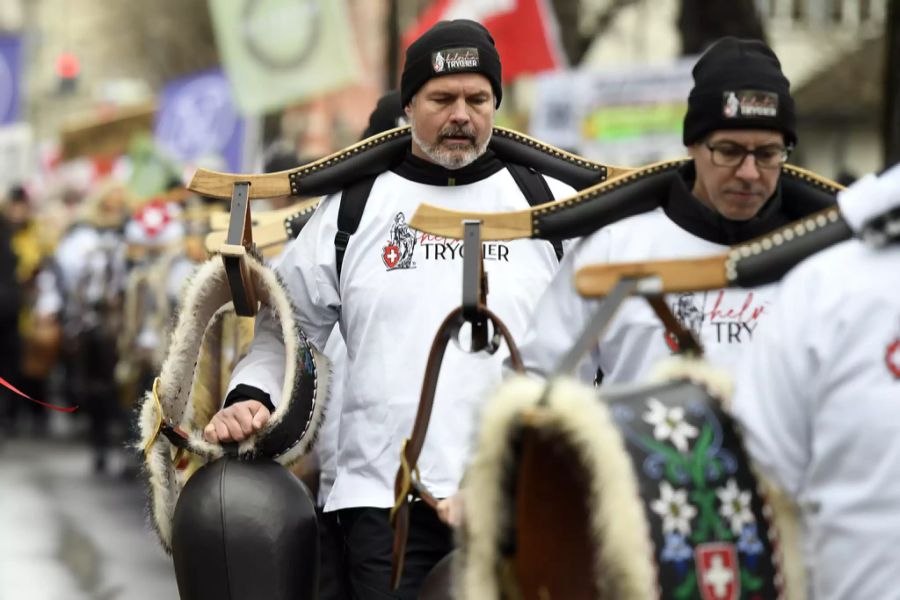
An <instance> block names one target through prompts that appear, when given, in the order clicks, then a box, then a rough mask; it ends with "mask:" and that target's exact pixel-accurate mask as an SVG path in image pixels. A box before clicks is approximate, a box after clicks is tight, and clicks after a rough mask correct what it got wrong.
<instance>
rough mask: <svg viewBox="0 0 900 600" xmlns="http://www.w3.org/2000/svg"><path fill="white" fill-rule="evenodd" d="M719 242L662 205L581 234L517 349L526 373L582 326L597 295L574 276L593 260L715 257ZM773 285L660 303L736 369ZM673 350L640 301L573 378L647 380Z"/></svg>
mask: <svg viewBox="0 0 900 600" xmlns="http://www.w3.org/2000/svg"><path fill="white" fill-rule="evenodd" d="M727 250H728V246H726V245H724V244H716V243H713V242H710V241H707V240H705V239H703V238H701V237H699V236H697V235H695V234H693V233H691V232H689V231H687V230H686V229H684V228H682V227H680V226H678V225H677V224H675V223H673V222H672V220H671V219H670V218H669V217H668V216H667V215H666V214H665V212H664V211H663V210H662V209H656V210H654V211H652V212H649V213H645V214H641V215H637V216H634V217H629V218H627V219H624V220H622V221H620V222H618V223H615V224H613V225H609V226H607V227H604V228H603V229H601V230H599V231H597V232H595V233H593V234H591V235H589V236H587V237H585V238H584V239H583V240H581V241H580V242H579V243H578V244H576V245H575V246H574V248H573V249H572V250H571V251H568V252H567V253H566V256H565V257H564V258H563V260H562V263H561V264H560V268H559V271H558V272H557V274H556V276H555V277H554V278H553V281H552V282H551V284H550V286H549V287H548V288H547V290H546V291H545V292H544V295H543V296H542V297H541V299H540V301H539V302H538V305H537V307H536V309H535V313H534V317H533V319H532V322H531V324H530V327H529V329H528V333H527V334H526V336H525V338H524V339H523V341H522V343H521V345H520V349H521V351H522V358H523V360H524V361H525V366H526V368H527V369H528V370H529V371H532V372H535V373H538V374H541V375H547V374H549V373H551V372H553V370H554V369H555V368H556V366H557V364H558V362H559V360H560V359H561V358H562V356H563V355H564V354H565V353H566V352H567V351H568V350H569V348H571V347H572V346H573V344H574V342H575V340H576V338H577V337H578V336H579V335H580V334H581V332H582V331H583V330H584V329H585V328H586V326H587V324H588V322H589V320H590V318H591V316H592V315H593V314H594V313H595V312H596V310H597V308H598V307H599V306H600V303H601V302H602V300H596V299H587V298H583V297H582V296H580V295H579V294H578V291H577V290H576V289H575V284H574V282H575V273H576V272H577V271H578V270H579V269H580V268H581V267H583V266H587V265H590V264H597V263H618V262H632V261H652V260H662V259H677V258H699V257H708V256H713V255H716V254H721V253H723V252H725V251H727ZM775 287H776V286H774V285H767V286H761V287H759V288H755V289H746V290H745V289H723V290H712V291H706V292H694V293H685V294H668V295H667V296H666V301H667V303H668V304H669V306H670V307H671V308H672V311H673V312H674V313H675V316H676V317H678V318H679V319H680V320H681V322H682V323H683V324H684V325H685V326H686V327H688V328H690V329H692V330H694V332H695V334H697V336H698V337H699V339H700V341H701V343H702V345H703V347H704V351H705V355H706V357H707V359H708V360H709V361H710V362H712V363H714V364H716V365H717V366H720V367H723V368H733V367H735V366H737V363H738V360H739V358H740V355H741V352H742V351H743V350H744V348H746V347H747V346H748V345H750V340H751V339H752V336H753V332H754V331H755V330H756V327H757V325H758V324H759V323H760V322H761V321H764V320H765V319H766V318H768V314H769V311H770V310H771V308H772V307H771V303H772V296H773V292H774V288H775ZM672 352H673V349H672V348H671V347H670V345H669V342H668V341H667V339H666V336H665V328H664V327H663V324H662V322H661V321H660V320H659V318H658V317H657V316H656V314H655V313H654V312H653V309H652V308H650V305H649V304H648V303H647V301H646V300H644V299H642V298H629V299H628V300H626V301H625V302H624V303H623V304H622V306H621V307H620V308H619V311H618V313H617V314H616V316H615V317H614V319H613V321H612V322H611V323H610V326H609V328H608V329H607V331H606V333H605V335H604V336H603V338H602V341H601V342H600V343H599V344H598V345H597V346H595V348H594V349H593V351H592V353H591V355H590V356H589V357H587V358H586V359H585V360H583V361H582V362H581V364H580V365H579V368H578V372H577V375H578V377H579V378H580V379H582V380H584V381H585V382H591V381H592V380H593V378H594V375H595V372H596V370H597V367H598V366H599V368H600V369H601V370H602V371H603V382H604V383H616V382H634V381H639V380H641V379H642V378H643V377H645V376H646V375H647V374H648V373H649V371H650V370H651V369H652V368H653V367H654V366H655V365H656V364H658V363H659V361H660V360H661V359H663V358H665V357H667V356H669V355H671V354H672Z"/></svg>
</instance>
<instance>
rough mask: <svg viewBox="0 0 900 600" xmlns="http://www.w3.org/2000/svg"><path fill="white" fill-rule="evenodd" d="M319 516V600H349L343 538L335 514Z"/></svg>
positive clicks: (324, 513) (319, 513)
mask: <svg viewBox="0 0 900 600" xmlns="http://www.w3.org/2000/svg"><path fill="white" fill-rule="evenodd" d="M316 513H317V514H318V516H319V600H350V598H351V595H350V582H349V581H348V579H347V561H346V560H345V559H344V537H343V535H342V534H341V526H340V525H339V524H338V514H337V512H322V509H321V507H320V508H317V509H316Z"/></svg>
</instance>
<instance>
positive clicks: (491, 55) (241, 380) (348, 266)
mask: <svg viewBox="0 0 900 600" xmlns="http://www.w3.org/2000/svg"><path fill="white" fill-rule="evenodd" d="M501 81H502V79H501V66H500V57H499V54H498V53H497V49H496V48H495V46H494V41H493V38H492V37H491V35H490V33H489V32H488V30H487V29H485V28H484V27H483V26H482V25H480V24H478V23H476V22H474V21H467V20H455V21H444V22H440V23H438V24H436V25H435V26H434V27H432V28H431V29H430V30H429V31H427V32H426V33H424V34H423V35H422V36H421V37H420V38H419V39H418V40H416V41H415V42H413V43H412V44H411V45H410V46H409V48H408V50H407V53H406V63H405V66H404V69H403V75H402V80H401V85H400V99H399V104H400V106H402V109H403V112H404V113H405V115H406V117H407V118H408V120H409V124H410V128H411V138H412V140H411V143H410V148H409V150H408V152H407V153H406V155H405V156H404V157H403V158H402V160H401V161H400V162H399V164H396V165H395V166H394V167H393V168H391V169H390V170H389V171H386V172H383V173H381V174H378V175H377V176H372V177H368V176H366V177H362V178H361V179H360V180H358V181H355V182H353V181H348V185H347V187H346V188H345V189H344V190H343V191H342V192H339V193H337V194H333V195H331V196H328V197H326V198H325V199H324V200H323V201H322V203H321V204H320V205H319V208H318V209H317V210H316V212H315V214H314V215H313V216H312V218H311V219H310V221H309V222H308V224H307V225H306V226H305V227H304V228H303V229H302V230H301V232H300V234H299V237H298V238H297V239H296V240H295V242H294V243H292V244H291V245H290V246H288V247H287V248H286V250H285V251H284V253H283V254H282V256H281V257H280V260H279V263H278V265H277V267H276V271H277V272H278V274H279V276H280V277H281V279H282V280H283V281H285V282H286V283H287V285H288V287H289V289H290V291H291V295H292V300H293V303H294V307H295V314H296V316H297V320H298V322H299V323H300V324H301V326H302V328H303V331H304V332H305V333H306V335H307V337H308V338H309V340H310V341H311V342H312V343H313V344H314V345H315V346H316V347H317V348H322V347H323V346H324V343H325V340H326V338H327V337H328V334H329V333H330V332H331V330H332V329H333V327H334V325H335V324H336V323H337V324H338V325H339V328H340V331H341V333H342V335H343V337H344V340H345V341H346V345H347V361H346V368H345V370H344V371H343V374H344V376H343V378H342V382H343V385H344V387H343V402H342V405H341V410H340V413H339V424H338V444H337V448H336V454H337V456H336V458H335V462H336V474H335V478H334V482H333V487H332V488H331V492H330V493H329V495H328V498H327V500H326V504H325V509H324V510H325V511H326V513H328V514H331V513H334V514H336V515H337V522H338V524H339V529H340V532H341V534H342V536H343V544H344V548H345V549H346V567H347V573H348V578H349V582H350V586H351V591H352V596H353V597H354V598H360V599H363V600H370V599H374V598H401V599H407V598H408V599H410V600H412V599H414V598H417V597H418V593H419V589H420V587H421V585H422V582H423V580H424V579H425V577H426V575H427V574H428V573H429V572H430V571H431V569H432V567H433V566H434V565H435V564H437V562H439V561H440V560H441V559H442V558H443V557H444V556H445V555H446V554H447V553H448V552H449V551H450V550H451V549H452V547H453V534H452V530H451V529H450V526H449V525H448V523H451V522H453V521H454V515H455V514H457V513H456V510H455V509H456V508H458V506H459V504H458V503H457V502H456V501H455V499H456V498H457V496H456V494H457V491H458V489H459V483H460V480H461V478H462V473H463V470H464V467H465V465H466V463H467V461H468V458H469V453H470V448H471V444H472V442H473V440H474V439H475V429H476V423H477V415H478V413H479V409H480V408H481V404H482V402H483V401H484V399H485V398H486V397H487V391H488V390H490V389H492V388H494V387H495V386H496V385H497V384H498V383H499V382H500V379H501V377H502V374H503V366H502V363H503V359H504V358H505V356H506V355H507V354H508V349H506V348H505V347H503V348H501V349H500V350H499V351H497V352H496V353H495V354H494V355H490V356H487V355H485V353H478V354H474V355H473V354H469V353H466V352H464V351H462V350H460V349H458V348H456V347H454V346H452V345H451V346H450V347H448V348H447V350H446V353H445V355H444V362H443V367H442V370H441V378H440V383H439V385H438V388H437V393H436V396H435V401H434V409H433V410H434V412H433V416H432V419H431V422H430V425H429V428H428V436H427V438H426V440H425V445H424V449H423V452H422V455H421V458H420V460H419V462H418V467H419V472H420V473H421V479H422V482H423V484H424V485H425V487H427V488H428V490H429V491H431V492H432V494H434V496H435V497H437V498H440V499H442V501H441V504H440V509H439V511H440V512H439V514H436V513H435V511H433V510H432V509H431V508H429V507H428V506H427V505H426V504H425V503H424V502H414V503H413V504H412V506H411V508H410V527H409V539H408V542H407V546H406V554H405V560H404V569H403V577H402V579H401V581H400V587H399V589H398V590H396V591H394V590H392V589H391V581H390V579H391V551H392V541H393V533H392V530H391V526H390V522H389V512H390V508H391V507H392V506H393V505H394V489H393V482H394V477H395V474H396V472H397V469H398V466H399V463H400V460H399V459H400V452H401V448H402V446H403V441H404V438H405V437H406V435H407V434H408V433H409V432H410V431H411V430H412V425H413V421H414V417H415V413H416V408H417V407H418V403H419V394H420V392H421V389H422V380H423V376H424V372H425V362H426V357H427V356H428V352H429V349H430V346H431V343H432V338H433V336H434V334H435V332H436V331H438V329H439V327H440V324H441V322H442V321H443V320H444V319H445V317H446V316H447V314H448V313H449V312H450V311H451V310H452V309H453V308H455V307H456V306H457V305H458V303H459V298H460V296H461V292H462V289H461V287H462V285H461V279H462V278H461V274H462V242H461V241H458V240H451V239H444V238H441V237H438V236H432V235H426V234H423V233H421V232H417V231H415V230H413V229H411V228H410V227H409V225H408V222H409V219H410V218H411V217H412V215H413V213H414V212H415V211H416V208H417V207H418V206H419V205H420V204H421V203H423V202H427V203H429V204H434V205H438V206H443V207H445V208H451V209H457V210H468V211H473V210H476V211H496V212H507V211H513V210H522V209H526V208H528V207H529V206H530V204H531V202H532V201H534V200H536V199H538V198H537V196H540V197H541V199H540V200H538V201H539V202H541V201H549V200H550V199H553V198H562V197H566V196H570V195H572V194H573V193H574V190H573V189H572V188H571V187H570V186H568V185H566V184H565V183H563V182H561V181H559V180H557V179H554V178H552V177H547V176H541V175H540V174H537V173H535V172H534V171H528V172H525V173H523V171H525V169H524V167H523V165H518V164H510V163H507V162H504V161H502V160H501V159H500V158H499V157H498V156H497V155H496V154H495V153H494V151H493V150H492V149H491V148H489V146H488V143H489V141H490V139H491V134H492V131H493V125H494V113H495V111H496V108H497V106H499V104H500V99H501V96H502V91H503V90H502V87H501ZM529 173H530V174H529ZM526 178H528V180H529V181H531V182H532V183H539V185H540V186H542V188H541V192H540V193H535V194H532V193H530V192H531V191H535V190H536V189H537V188H536V187H535V186H532V187H530V188H529V187H528V186H526V185H523V184H522V183H521V182H522V181H524V180H525V179H526ZM538 179H539V180H540V181H539V182H538V181H537V180H538ZM526 190H529V193H528V195H527V196H526ZM361 207H365V209H364V212H363V209H362V208H361ZM354 210H356V212H355V213H354V214H355V218H356V221H355V224H354V225H353V226H348V221H349V220H350V218H349V217H350V216H351V213H352V211H354ZM482 246H483V251H484V257H485V270H486V271H487V273H488V275H489V277H490V282H491V294H490V301H489V305H490V308H491V310H492V311H493V312H494V313H496V314H497V315H499V316H500V318H501V319H503V321H504V322H505V323H506V325H507V327H508V328H509V330H510V331H511V333H512V335H513V337H521V336H522V335H524V333H525V326H526V322H527V316H528V315H529V314H530V312H531V309H532V308H533V307H534V303H535V302H536V301H537V298H538V295H539V294H540V292H541V290H542V289H543V287H544V286H546V285H547V283H549V281H550V279H551V278H552V276H553V273H554V272H555V271H556V269H557V268H558V266H559V261H558V258H557V254H556V252H555V251H554V247H553V246H552V245H551V244H550V243H549V242H547V241H541V240H515V241H503V242H485V243H484V244H483V245H482ZM270 317H271V315H270V314H269V313H267V312H266V311H264V310H263V311H261V312H260V317H259V321H258V326H257V328H256V336H255V338H254V341H253V344H252V346H251V348H250V351H249V353H248V354H247V356H246V357H245V358H244V359H243V360H242V361H241V363H240V364H239V365H238V367H237V368H236V369H235V375H234V376H233V377H232V381H231V382H230V383H229V388H228V389H229V393H228V397H227V398H226V401H225V405H226V408H224V409H223V410H221V411H220V412H219V413H217V414H216V415H215V417H214V418H213V419H212V421H211V423H210V426H209V427H208V428H207V429H206V430H205V431H204V435H205V436H206V438H207V439H208V440H209V441H210V442H220V441H229V440H238V441H239V440H242V439H245V438H246V437H247V436H249V435H252V434H253V433H254V432H256V431H258V430H259V429H260V428H261V427H263V426H264V424H265V423H266V421H267V420H268V418H269V416H270V410H271V409H272V408H273V407H276V406H278V405H279V403H280V402H281V401H282V398H281V395H282V389H281V388H282V386H281V382H283V381H284V372H285V358H284V353H285V348H284V343H283V341H282V340H280V339H279V338H278V335H277V334H276V333H275V332H277V331H278V327H272V326H271V322H270Z"/></svg>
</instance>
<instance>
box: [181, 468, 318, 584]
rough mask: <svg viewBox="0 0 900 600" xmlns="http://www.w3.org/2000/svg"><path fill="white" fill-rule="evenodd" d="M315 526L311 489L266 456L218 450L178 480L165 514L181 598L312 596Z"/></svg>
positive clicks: (315, 565) (315, 566)
mask: <svg viewBox="0 0 900 600" xmlns="http://www.w3.org/2000/svg"><path fill="white" fill-rule="evenodd" d="M318 542H319V533H318V526H317V523H316V509H315V504H314V503H313V499H312V496H311V495H310V493H309V491H308V490H307V489H306V487H305V486H304V485H303V483H302V482H301V481H300V480H299V479H298V478H297V477H294V476H293V475H292V474H291V473H290V472H289V471H288V470H287V469H285V468H284V467H282V466H281V465H279V464H278V463H276V462H275V461H273V460H270V459H264V458H260V459H255V460H240V459H237V458H233V457H230V456H225V457H223V458H220V459H218V460H216V461H214V462H211V463H209V464H207V465H206V466H204V467H202V468H201V469H200V470H199V471H197V472H196V473H195V474H194V475H193V476H192V477H191V479H190V480H189V481H188V482H187V484H186V485H185V486H184V489H183V490H182V491H181V497H180V498H179V499H178V504H177V506H176V507H175V516H174V518H173V520H172V557H173V559H174V561H175V576H176V578H177V580H178V593H179V594H180V596H181V598H182V600H225V599H228V600H231V599H235V600H236V599H239V598H240V599H244V598H246V599H250V598H265V599H266V600H312V599H313V598H316V597H318V593H317V589H316V587H317V584H318V566H319V544H318Z"/></svg>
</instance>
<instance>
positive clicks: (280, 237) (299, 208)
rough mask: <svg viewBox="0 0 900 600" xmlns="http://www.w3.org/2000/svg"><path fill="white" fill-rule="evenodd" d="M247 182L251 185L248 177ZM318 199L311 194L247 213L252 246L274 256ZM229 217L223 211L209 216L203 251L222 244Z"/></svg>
mask: <svg viewBox="0 0 900 600" xmlns="http://www.w3.org/2000/svg"><path fill="white" fill-rule="evenodd" d="M250 186H251V189H252V187H253V181H252V180H251V182H250ZM319 202H320V199H319V198H311V199H309V200H301V201H300V202H297V203H295V204H291V205H290V206H288V207H286V208H281V209H278V210H269V211H265V212H260V213H255V214H252V215H250V223H251V226H252V229H253V243H254V244H255V245H256V249H257V250H258V251H259V252H260V253H261V254H262V255H263V256H264V257H266V258H270V257H273V256H277V255H278V254H279V253H280V252H281V251H282V249H283V248H284V245H285V244H286V243H287V241H288V240H290V239H292V238H295V237H297V234H298V233H299V231H300V228H301V227H302V226H303V225H304V224H305V223H306V221H308V220H309V217H310V216H311V215H312V213H313V211H314V210H315V209H316V207H317V206H318V205H319ZM230 219H231V215H230V214H229V213H225V212H222V213H215V214H213V215H211V216H210V228H211V229H212V231H211V232H210V233H208V234H207V235H206V241H205V245H206V251H207V252H209V253H210V254H215V253H216V252H219V249H220V248H221V246H222V244H224V243H226V239H227V237H228V227H229V225H230Z"/></svg>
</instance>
